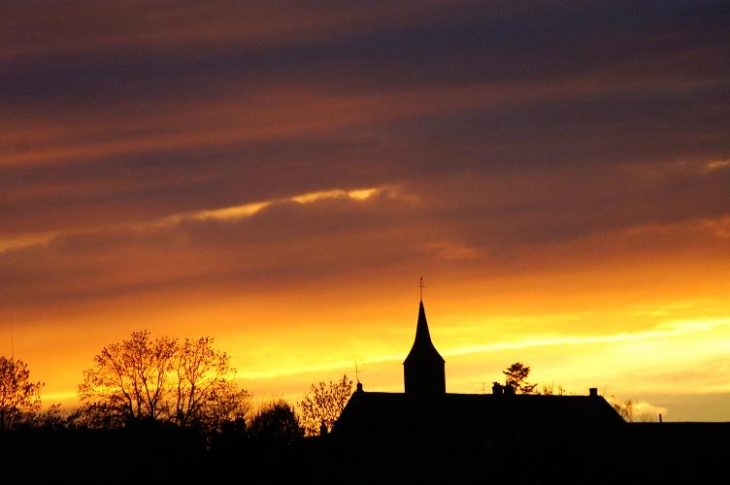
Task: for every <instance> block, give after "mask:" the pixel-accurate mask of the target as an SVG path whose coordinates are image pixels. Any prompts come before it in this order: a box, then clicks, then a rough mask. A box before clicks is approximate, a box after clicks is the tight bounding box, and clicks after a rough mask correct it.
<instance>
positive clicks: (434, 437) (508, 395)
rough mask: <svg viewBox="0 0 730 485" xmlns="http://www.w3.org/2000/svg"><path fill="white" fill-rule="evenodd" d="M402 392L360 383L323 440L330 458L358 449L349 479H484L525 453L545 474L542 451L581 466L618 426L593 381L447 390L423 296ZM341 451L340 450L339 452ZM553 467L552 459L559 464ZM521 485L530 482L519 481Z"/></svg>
mask: <svg viewBox="0 0 730 485" xmlns="http://www.w3.org/2000/svg"><path fill="white" fill-rule="evenodd" d="M403 378H404V392H402V393H398V392H372V391H366V390H365V389H364V387H363V385H362V384H361V383H358V384H357V390H356V391H355V392H354V393H353V394H352V396H351V397H350V399H349V401H348V403H347V405H346V406H345V408H344V410H343V412H342V414H341V415H340V417H339V419H338V420H337V422H336V423H335V425H334V427H333V429H332V432H331V433H330V436H328V439H329V440H330V443H331V444H332V448H331V450H332V453H333V454H334V455H335V456H337V455H339V456H342V455H340V454H345V455H347V456H367V457H368V458H367V460H368V465H367V466H366V467H363V468H362V469H361V471H360V474H359V475H358V476H357V477H355V476H353V477H350V478H351V480H350V482H351V483H373V480H376V481H381V480H382V478H383V476H384V474H385V475H387V476H388V477H390V478H391V480H390V483H472V482H473V483H484V482H485V481H490V480H489V478H490V477H491V479H494V480H502V479H507V478H509V481H510V482H511V483H522V482H520V480H518V479H517V477H515V476H513V475H512V474H513V473H514V470H515V469H517V468H519V467H520V466H522V464H523V461H524V460H529V461H530V462H531V466H541V467H543V468H544V470H543V471H544V472H547V471H549V470H550V469H551V467H553V466H555V465H556V463H555V462H553V461H552V460H547V459H545V457H546V456H548V455H546V454H544V451H545V450H562V452H563V453H567V454H569V455H570V456H571V459H572V460H577V461H578V462H579V463H580V464H581V467H583V468H586V467H590V466H591V465H592V464H596V466H597V463H598V462H599V461H600V460H601V459H602V458H603V457H604V453H603V452H602V451H601V450H602V446H603V444H605V443H608V442H611V443H613V442H615V440H616V437H617V436H619V434H620V433H622V430H624V429H625V426H626V425H627V423H626V422H625V421H624V419H623V418H621V416H620V415H619V414H618V413H617V412H616V410H615V409H614V408H613V407H612V406H611V405H610V404H609V403H608V402H607V401H606V400H605V399H604V398H603V397H602V396H600V395H599V394H598V392H597V389H595V388H592V389H590V390H589V392H588V394H586V395H580V396H578V395H576V396H573V395H569V396H566V395H562V396H557V395H539V394H516V393H515V392H514V390H513V389H512V388H511V387H510V386H502V385H495V386H494V387H493V388H492V392H491V393H490V394H459V393H448V392H446V379H445V361H444V359H443V357H442V356H441V355H440V354H439V352H438V350H437V349H436V347H435V346H434V344H433V342H432V340H431V335H430V332H429V327H428V321H427V319H426V311H425V308H424V304H423V301H422V300H421V301H420V303H419V309H418V319H417V323H416V335H415V339H414V342H413V346H412V348H411V350H410V352H409V353H408V355H407V357H406V359H405V361H404V362H403ZM342 459H346V458H344V456H343V457H342ZM558 464H559V462H558ZM525 483H537V482H535V481H534V480H533V481H530V480H527V481H526V482H525Z"/></svg>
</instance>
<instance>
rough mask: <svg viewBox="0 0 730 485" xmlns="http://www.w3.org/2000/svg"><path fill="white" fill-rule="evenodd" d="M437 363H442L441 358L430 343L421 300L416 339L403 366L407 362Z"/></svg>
mask: <svg viewBox="0 0 730 485" xmlns="http://www.w3.org/2000/svg"><path fill="white" fill-rule="evenodd" d="M434 360H435V361H439V362H444V359H443V357H441V354H439V352H438V350H436V347H435V346H434V345H433V342H431V334H430V332H429V331H428V322H427V321H426V310H425V309H424V307H423V300H421V302H420V304H419V307H418V324H417V326H416V339H415V340H414V342H413V347H411V351H410V352H409V353H408V357H406V360H405V362H403V363H404V364H408V363H409V362H422V361H434Z"/></svg>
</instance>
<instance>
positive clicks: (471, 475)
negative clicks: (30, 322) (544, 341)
mask: <svg viewBox="0 0 730 485" xmlns="http://www.w3.org/2000/svg"><path fill="white" fill-rule="evenodd" d="M212 343H213V342H212V339H208V338H201V339H196V340H189V339H185V340H177V339H171V338H167V337H160V338H152V337H151V335H150V334H149V332H146V331H142V332H134V333H133V334H132V336H131V337H130V338H129V339H127V340H124V341H122V342H119V343H115V344H111V345H108V346H106V347H104V348H103V349H102V351H101V352H100V353H99V354H97V355H96V356H94V359H93V362H94V365H93V366H92V367H90V368H89V369H87V370H85V371H84V372H83V381H82V383H81V384H80V385H79V397H80V399H81V401H82V405H81V407H79V408H78V409H75V410H73V411H72V412H67V413H65V412H61V410H60V409H59V407H58V406H51V407H50V408H49V409H47V410H45V411H42V410H41V406H40V390H41V388H42V387H43V384H42V383H41V382H34V381H33V380H31V379H30V372H29V369H28V367H27V365H25V363H23V362H22V361H20V360H16V359H7V358H5V357H0V469H1V470H2V472H0V473H2V474H0V482H1V483H81V484H86V483H88V484H91V483H93V484H121V483H137V484H146V483H155V484H160V483H178V484H188V483H190V484H218V483H293V482H298V483H321V484H372V483H456V484H462V483H507V484H542V483H545V484H548V483H549V484H552V483H581V484H582V483H606V484H608V483H615V482H616V481H624V482H626V481H628V482H631V483H634V482H639V481H642V482H648V483H661V482H666V483H677V482H687V483H704V482H706V481H709V480H712V481H716V480H717V479H722V478H724V474H725V473H726V472H725V471H724V466H725V461H726V457H727V452H728V450H729V449H730V424H728V423H628V422H624V423H623V425H621V426H616V427H614V426H607V427H600V426H598V427H596V426H585V425H583V424H578V425H574V426H572V425H571V426H565V425H556V424H555V423H549V422H538V421H536V420H535V419H531V418H530V417H529V416H527V415H524V414H523V415H519V414H518V415H514V414H512V419H510V420H504V419H500V417H499V416H494V417H491V418H490V419H489V421H490V422H493V423H494V424H492V425H490V426H487V427H485V426H477V423H476V422H472V423H471V425H470V422H469V419H470V418H469V416H444V415H438V414H437V413H435V412H434V410H436V409H438V408H439V406H438V404H437V402H436V401H434V402H424V403H420V402H409V401H398V402H404V403H405V404H406V405H408V406H412V407H411V408H409V409H411V411H412V412H410V411H409V414H408V416H409V420H408V423H405V422H401V423H398V422H393V421H392V420H391V422H390V423H389V424H388V426H381V424H382V423H383V422H387V419H383V420H382V421H381V420H379V419H378V416H376V421H374V422H373V423H372V426H371V425H370V424H369V423H368V424H367V427H368V432H367V433H365V434H350V435H348V434H347V433H342V429H339V430H338V429H336V426H335V424H336V422H337V418H338V416H340V414H341V413H342V410H343V409H344V407H345V404H346V403H347V402H348V399H350V397H351V396H354V395H353V392H352V391H353V390H352V384H353V383H352V381H351V380H349V379H348V378H347V376H343V378H342V379H341V380H338V381H335V382H332V381H330V382H329V383H325V382H320V383H317V384H312V385H311V387H310V388H309V389H308V390H307V391H306V392H305V394H304V396H303V398H302V400H301V401H300V402H298V403H296V404H295V405H292V404H290V403H288V402H286V401H283V400H275V401H270V402H268V403H264V404H263V405H260V406H258V407H256V408H254V407H253V406H252V404H251V403H252V401H251V395H250V394H248V393H247V392H246V391H245V390H243V389H240V388H238V387H237V385H236V381H235V369H233V368H232V366H231V364H230V359H229V358H228V356H227V355H226V354H225V353H223V352H220V351H218V350H216V349H215V348H214V347H213V346H212ZM529 370H530V369H529V367H527V366H525V365H523V364H521V363H515V364H513V365H512V366H510V367H509V368H507V369H506V370H505V371H504V372H503V374H504V375H505V377H506V383H505V385H508V386H510V387H513V388H515V389H517V390H518V393H517V395H512V396H510V395H504V396H503V398H504V399H505V401H503V402H504V403H505V405H509V402H510V401H509V400H510V399H515V398H516V399H520V398H521V397H522V396H521V395H520V393H530V392H534V391H535V387H534V384H530V383H528V382H527V378H528V377H529ZM495 384H498V383H495ZM378 394H382V393H365V392H363V390H362V388H361V387H360V386H359V385H358V391H356V394H355V395H358V396H368V395H370V396H374V397H378V396H377V395H378ZM550 394H552V391H551V392H550ZM533 396H534V395H533ZM386 397H387V396H386ZM396 397H397V396H396ZM525 397H526V400H523V401H522V402H524V403H529V402H539V401H540V400H539V399H530V397H529V396H525ZM456 398H458V396H456ZM543 400H544V399H543ZM558 400H559V399H558ZM553 401H556V400H555V399H553ZM525 409H527V411H526V412H529V406H528V407H527V408H525ZM394 411H396V410H395V409H394ZM520 416H523V417H524V419H520ZM380 417H382V418H386V416H380ZM475 421H476V420H475Z"/></svg>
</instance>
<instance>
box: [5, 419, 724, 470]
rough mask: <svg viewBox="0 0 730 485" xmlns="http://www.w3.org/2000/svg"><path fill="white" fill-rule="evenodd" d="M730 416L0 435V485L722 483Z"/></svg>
mask: <svg viewBox="0 0 730 485" xmlns="http://www.w3.org/2000/svg"><path fill="white" fill-rule="evenodd" d="M729 463H730V424H728V423H652V424H627V425H626V426H625V427H622V428H621V429H617V430H611V431H607V430H588V429H586V430H569V431H567V430H550V431H549V432H547V431H545V432H537V431H535V430H533V432H524V431H523V432H520V433H505V432H500V433H498V434H494V435H491V436H476V437H475V436H470V435H469V434H468V430H465V432H464V433H461V434H459V435H454V436H450V437H447V438H446V439H429V436H428V434H427V433H426V434H424V435H423V436H420V437H408V436H391V437H388V439H378V440H368V441H362V440H358V439H344V438H337V437H333V436H327V437H320V438H314V439H306V440H303V441H299V442H297V443H294V444H292V445H290V446H283V445H280V444H277V443H275V442H271V443H265V444H262V443H256V444H254V443H252V442H250V441H249V440H247V439H246V437H245V436H243V435H241V436H237V435H230V436H221V437H218V438H217V439H216V440H214V441H210V440H208V441H206V440H204V439H202V437H201V436H199V435H197V434H196V433H194V432H190V431H187V430H176V429H173V430H165V431H159V432H150V431H149V430H134V431H132V430H116V431H90V430H75V431H69V430H60V431H59V430H55V431H54V430H25V431H23V432H14V433H4V434H0V466H1V467H2V470H3V472H2V475H0V476H1V477H2V478H0V483H8V484H11V483H12V484H15V483H83V484H85V483H89V484H91V483H94V484H117V483H119V484H121V483H131V484H147V483H150V484H152V483H154V484H165V483H175V484H188V483H189V484H218V483H321V484H350V483H352V484H361V483H362V484H375V483H377V484H385V483H393V484H400V483H455V484H460V483H464V484H466V483H475V484H476V483H500V484H543V483H544V484H554V483H576V484H591V483H599V484H603V483H605V484H609V483H610V484H615V483H617V482H619V483H620V482H623V483H642V482H643V483H659V482H664V483H723V482H725V481H728V480H729V479H730V478H729V477H728V476H727V474H728V473H729V471H728V470H729V468H728V464H729Z"/></svg>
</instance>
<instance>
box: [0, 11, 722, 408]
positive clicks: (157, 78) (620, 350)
mask: <svg viewBox="0 0 730 485" xmlns="http://www.w3.org/2000/svg"><path fill="white" fill-rule="evenodd" d="M728 25H730V4H728V2H727V1H726V0H718V1H704V0H665V1H662V2H656V1H635V0H632V1H611V2H604V1H601V2H598V1H594V2H591V1H583V2H575V1H520V2H515V1H512V0H509V1H456V0H451V1H448V2H441V1H408V0H406V1H398V2H393V1H392V0H389V1H378V0H368V1H289V2H253V1H250V2H249V1H240V2H234V1H224V0H209V1H207V2H189V1H171V0H164V1H163V0H161V1H147V0H145V1H141V0H140V1H132V0H116V1H114V2H89V1H81V0H78V1H76V0H73V1H65V0H53V1H51V0H48V1H35V0H17V1H15V0H6V1H3V2H2V5H1V6H0V66H1V67H0V70H1V72H2V74H1V75H0V115H1V116H0V355H6V356H14V357H15V358H18V359H21V360H24V361H25V362H27V363H28V365H29V368H30V370H31V377H32V378H33V379H34V380H40V381H43V382H45V388H44V395H43V399H44V403H46V404H51V403H56V402H60V403H66V404H70V405H72V404H73V403H74V402H75V399H76V398H75V396H76V387H77V385H78V384H79V383H80V382H81V380H82V371H83V370H84V369H86V368H89V367H91V366H92V364H93V362H92V357H93V356H94V355H95V354H96V353H98V352H99V351H100V350H101V349H102V347H104V346H105V345H107V344H110V343H114V342H119V341H121V340H123V339H126V338H128V337H129V336H130V334H131V332H132V331H134V330H140V329H148V330H150V331H151V332H152V336H153V337H155V336H163V335H165V336H171V337H178V338H184V337H199V336H210V337H213V338H214V339H215V346H216V347H217V348H219V349H220V350H224V351H226V352H228V353H229V354H230V355H231V356H232V358H233V363H234V366H235V367H236V368H237V369H238V378H239V379H240V384H241V386H242V387H243V388H245V389H247V390H249V391H250V392H251V393H252V394H253V396H254V398H256V399H260V400H266V399H271V398H278V397H283V398H285V399H287V400H290V401H291V402H295V401H296V400H297V399H299V398H300V397H301V395H302V394H303V393H304V392H305V391H306V390H307V388H308V386H309V385H310V384H311V383H313V382H318V381H330V380H337V379H338V378H340V377H341V376H342V375H343V374H347V375H348V376H349V377H351V378H353V379H355V377H356V372H355V369H356V366H357V377H359V379H360V381H361V382H362V383H363V385H364V387H365V389H366V390H372V391H397V392H402V390H403V366H402V363H403V360H404V359H405V356H406V355H407V353H408V351H409V349H410V347H411V345H412V343H413V338H414V335H415V327H416V319H417V316H418V302H419V291H420V290H419V287H418V283H419V278H420V277H421V276H423V278H424V281H425V285H426V286H425V288H424V289H423V301H424V304H425V308H426V315H427V317H428V321H429V326H430V330H431V336H432V339H433V342H434V344H435V345H436V347H437V348H438V350H439V351H440V353H441V354H442V356H443V357H444V359H445V360H446V386H447V391H448V392H460V393H479V392H485V391H487V392H488V391H490V388H491V383H492V382H493V381H503V377H504V376H503V375H502V374H501V371H502V370H503V369H505V368H506V367H508V366H509V365H510V364H511V363H513V362H516V361H520V362H523V363H525V364H526V365H529V366H530V367H531V369H532V373H531V381H532V382H537V383H538V384H545V385H555V386H556V387H557V386H562V387H563V388H565V389H566V390H567V391H569V392H571V393H578V394H587V393H588V389H589V388H590V387H598V388H599V391H600V392H602V393H603V394H604V395H606V396H608V397H611V396H613V397H615V398H617V399H620V400H627V399H632V400H636V401H638V402H639V403H640V406H639V409H640V411H641V412H644V413H646V414H647V415H651V416H653V417H656V416H658V414H659V413H661V414H662V416H663V419H664V420H666V421H730V33H728V32H730V31H729V30H728Z"/></svg>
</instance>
